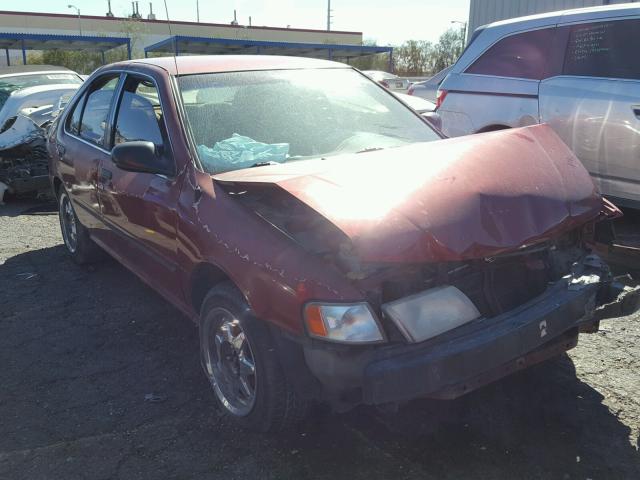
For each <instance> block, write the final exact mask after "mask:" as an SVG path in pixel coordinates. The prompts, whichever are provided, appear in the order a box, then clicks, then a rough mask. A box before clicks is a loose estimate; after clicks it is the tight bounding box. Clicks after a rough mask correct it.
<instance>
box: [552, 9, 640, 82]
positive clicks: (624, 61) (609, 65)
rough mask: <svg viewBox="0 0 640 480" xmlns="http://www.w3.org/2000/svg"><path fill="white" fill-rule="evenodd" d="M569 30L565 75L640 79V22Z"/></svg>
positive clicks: (595, 23)
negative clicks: (639, 56)
mask: <svg viewBox="0 0 640 480" xmlns="http://www.w3.org/2000/svg"><path fill="white" fill-rule="evenodd" d="M567 28H569V42H568V44H567V51H566V55H565V59H564V68H563V74H564V75H575V76H587V77H606V78H629V79H636V80H637V79H640V60H638V55H639V53H638V46H640V20H636V19H634V20H615V21H609V22H594V23H584V24H580V25H572V26H569V27H567Z"/></svg>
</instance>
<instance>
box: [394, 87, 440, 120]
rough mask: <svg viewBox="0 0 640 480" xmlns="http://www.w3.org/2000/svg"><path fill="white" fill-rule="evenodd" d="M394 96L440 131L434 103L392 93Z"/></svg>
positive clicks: (404, 94)
mask: <svg viewBox="0 0 640 480" xmlns="http://www.w3.org/2000/svg"><path fill="white" fill-rule="evenodd" d="M394 95H395V96H396V97H398V98H399V99H400V100H402V101H403V102H404V103H406V104H407V105H409V107H411V108H412V109H413V110H415V111H416V112H418V113H419V114H420V115H422V116H423V117H424V118H425V119H426V120H427V121H428V122H429V123H431V125H433V126H434V127H436V128H437V129H440V117H439V116H438V115H437V114H436V112H435V109H436V104H435V103H433V102H430V101H429V100H425V99H424V98H420V97H414V96H412V95H407V94H406V93H399V92H394Z"/></svg>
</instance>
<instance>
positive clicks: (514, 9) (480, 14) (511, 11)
mask: <svg viewBox="0 0 640 480" xmlns="http://www.w3.org/2000/svg"><path fill="white" fill-rule="evenodd" d="M630 1H632V0H470V2H471V4H470V8H469V33H471V34H472V33H473V31H474V30H475V29H476V28H478V27H480V26H482V25H486V24H487V23H491V22H496V21H498V20H506V19H508V18H515V17H523V16H525V15H534V14H536V13H546V12H553V11H556V10H569V9H572V8H583V7H594V6H599V5H606V4H613V3H629V2H630Z"/></svg>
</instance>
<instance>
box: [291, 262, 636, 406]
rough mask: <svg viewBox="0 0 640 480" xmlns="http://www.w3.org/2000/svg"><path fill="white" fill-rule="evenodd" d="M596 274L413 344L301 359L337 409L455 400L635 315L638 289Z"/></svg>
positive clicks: (314, 351) (317, 351)
mask: <svg viewBox="0 0 640 480" xmlns="http://www.w3.org/2000/svg"><path fill="white" fill-rule="evenodd" d="M603 268H604V270H602V269H589V270H586V271H584V272H581V274H580V275H576V276H573V277H567V278H563V279H562V280H560V281H558V282H556V283H554V284H552V285H551V286H550V287H549V288H548V289H547V290H546V291H545V292H544V293H543V294H542V295H540V296H538V297H536V298H534V299H533V300H531V301H529V302H527V303H525V304H523V305H521V306H520V307H518V308H516V309H514V310H512V311H509V312H506V313H504V314H502V315H499V316H496V317H493V318H484V319H478V320H475V321H472V322H470V323H468V324H466V325H463V326H461V327H459V328H456V329H454V330H451V331H449V332H446V333H445V334H442V335H440V336H438V337H435V338H433V339H430V340H427V341H425V342H422V343H419V344H403V345H393V346H391V345H388V346H383V347H377V348H368V349H360V350H358V349H356V348H351V349H348V350H330V349H329V348H327V347H326V346H318V345H311V346H306V347H305V349H304V353H305V359H306V362H307V365H308V367H309V369H310V370H311V372H312V373H313V374H314V375H315V376H316V377H317V378H318V379H319V380H320V383H321V384H322V385H323V387H324V391H325V397H326V398H327V399H329V400H331V401H332V402H333V403H334V405H335V406H338V407H339V406H343V407H344V408H348V407H349V406H353V405H355V404H359V403H364V404H371V405H377V404H385V403H395V402H403V401H407V400H411V399H414V398H421V397H429V398H455V397H458V396H461V395H463V394H465V393H468V392H470V391H472V390H474V389H476V388H478V387H480V386H482V385H486V384H488V383H491V382H493V381H495V380H497V379H499V378H501V377H504V376H506V375H508V374H510V373H512V372H514V371H516V370H519V369H522V368H525V367H527V366H530V365H532V364H534V363H537V362H540V361H542V360H545V359H546V358H550V357H552V356H555V355H558V354H560V353H562V352H564V351H566V350H568V349H570V348H573V347H574V346H575V345H576V344H577V337H578V333H579V332H580V331H585V332H593V331H597V329H598V322H599V321H600V320H602V319H604V318H611V317H616V316H624V315H628V314H631V313H633V312H635V311H636V310H638V308H639V307H640V287H638V286H637V285H635V284H633V285H629V284H630V283H633V282H631V281H630V279H628V280H629V281H626V280H625V279H618V280H610V279H609V278H608V271H606V267H603ZM605 277H607V278H606V279H604V278H605Z"/></svg>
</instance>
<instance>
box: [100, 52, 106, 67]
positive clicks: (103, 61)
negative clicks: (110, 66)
mask: <svg viewBox="0 0 640 480" xmlns="http://www.w3.org/2000/svg"><path fill="white" fill-rule="evenodd" d="M100 53H101V54H102V64H103V65H104V64H105V63H107V62H106V61H105V59H104V50H103V51H101V52H100Z"/></svg>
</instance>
